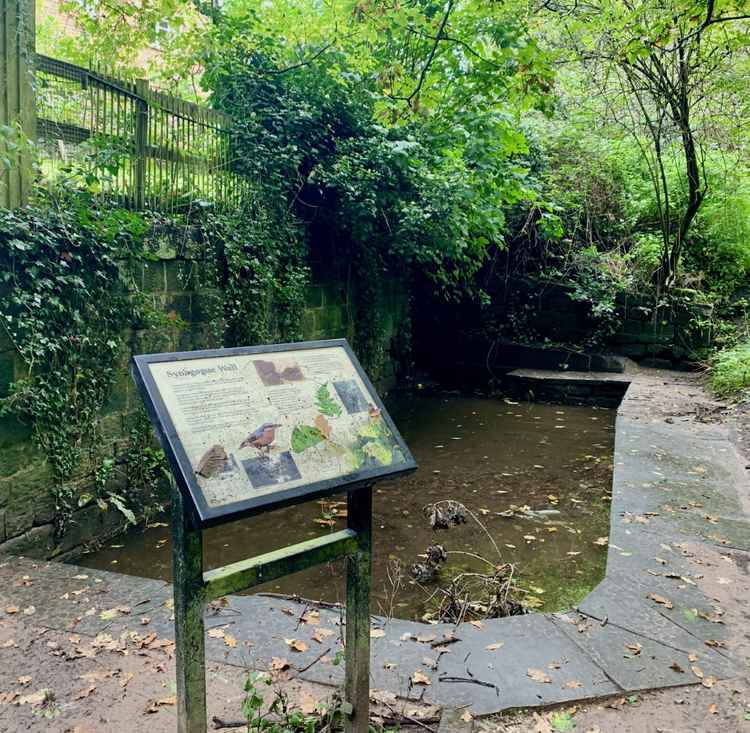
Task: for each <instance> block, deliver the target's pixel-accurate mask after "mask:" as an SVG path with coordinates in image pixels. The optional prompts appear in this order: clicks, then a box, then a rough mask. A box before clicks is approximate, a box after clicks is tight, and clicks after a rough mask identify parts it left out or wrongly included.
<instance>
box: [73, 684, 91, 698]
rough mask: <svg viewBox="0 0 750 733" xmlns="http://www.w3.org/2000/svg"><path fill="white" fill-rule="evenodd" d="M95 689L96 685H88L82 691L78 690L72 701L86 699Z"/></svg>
mask: <svg viewBox="0 0 750 733" xmlns="http://www.w3.org/2000/svg"><path fill="white" fill-rule="evenodd" d="M95 689H96V685H89V686H88V687H84V688H83V689H82V690H79V691H78V692H76V694H75V695H73V699H74V700H84V699H85V698H87V697H88V696H89V695H90V694H91V693H92V692H93V691H94V690H95Z"/></svg>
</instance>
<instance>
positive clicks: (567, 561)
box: [78, 395, 615, 618]
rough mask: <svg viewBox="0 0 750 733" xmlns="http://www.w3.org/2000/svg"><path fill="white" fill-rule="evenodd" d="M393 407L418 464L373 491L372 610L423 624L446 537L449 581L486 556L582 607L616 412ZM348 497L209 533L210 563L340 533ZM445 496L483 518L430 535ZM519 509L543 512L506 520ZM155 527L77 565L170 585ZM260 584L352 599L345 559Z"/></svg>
mask: <svg viewBox="0 0 750 733" xmlns="http://www.w3.org/2000/svg"><path fill="white" fill-rule="evenodd" d="M388 407H389V410H390V411H391V415H392V416H393V418H394V420H395V422H396V424H397V425H398V427H399V430H400V431H401V433H402V435H403V436H404V439H405V440H406V442H407V444H408V445H409V447H410V448H411V450H412V452H413V454H414V456H415V458H416V460H417V462H418V464H419V469H418V470H417V471H416V473H414V474H412V475H410V476H408V477H406V478H404V479H401V480H396V481H384V482H382V483H380V484H378V485H377V486H376V487H375V498H374V511H375V516H374V524H373V526H374V562H373V575H374V577H373V611H375V612H382V613H388V614H391V613H392V614H393V615H394V616H398V617H402V618H419V617H421V616H422V614H423V613H425V611H429V610H430V607H431V603H432V602H428V603H425V598H426V595H427V594H428V593H429V592H431V591H432V590H434V589H435V587H436V585H437V581H432V582H428V583H426V584H423V587H419V585H418V584H416V583H414V582H413V581H411V580H410V578H409V574H408V568H409V566H410V565H411V564H412V563H414V562H415V561H416V560H418V555H419V553H421V552H423V551H424V550H425V548H426V547H427V546H428V545H430V544H432V543H435V542H439V543H440V544H442V545H443V546H444V547H445V549H446V550H447V551H448V553H449V556H448V561H447V563H446V564H445V565H444V566H443V568H442V569H441V571H440V574H439V576H438V581H443V582H447V581H448V580H449V579H450V578H451V577H452V575H453V574H455V572H457V571H459V570H466V569H478V570H479V569H483V566H484V563H482V562H481V561H479V560H475V559H473V558H471V557H469V556H468V555H465V554H461V553H466V552H470V553H472V554H474V555H480V556H482V557H485V558H487V559H488V560H489V561H491V562H493V563H499V562H512V563H515V564H516V566H517V571H518V573H519V575H518V582H519V585H520V586H521V587H522V588H523V589H525V590H526V591H527V594H528V595H527V597H534V598H536V599H538V601H534V600H533V599H532V601H531V603H536V604H537V605H539V607H540V608H541V609H543V610H554V609H560V608H565V607H568V606H570V605H573V604H575V603H576V602H577V601H579V600H580V599H581V598H582V597H583V596H584V595H585V594H586V593H587V592H588V591H589V590H590V589H591V588H592V587H593V586H594V585H596V583H598V582H599V581H600V580H601V578H602V577H603V575H604V569H605V561H606V546H604V544H603V543H602V542H600V544H597V542H596V541H597V540H598V539H600V538H602V537H606V536H607V534H608V531H609V493H610V487H611V480H612V452H613V444H614V417H615V412H614V410H607V409H597V408H591V407H567V406H565V407H562V406H554V405H541V404H527V403H521V404H516V403H513V402H510V401H504V400H496V399H490V398H474V397H460V396H454V395H442V396H409V397H398V398H396V399H391V400H390V401H389V403H388ZM343 498H344V497H333V498H332V499H330V500H326V501H323V502H317V501H316V502H310V503H308V504H304V505H301V506H296V507H290V508H287V509H280V510H278V511H276V512H273V513H271V514H268V515H265V516H260V517H253V518H251V519H245V520H241V521H239V522H235V523H232V524H229V525H225V526H223V527H220V528H214V529H211V530H208V531H207V532H206V533H205V537H204V548H205V561H206V567H207V568H214V567H219V566H221V565H226V564H228V563H231V562H236V561H237V560H241V559H244V558H246V557H250V556H253V555H258V554H260V553H263V552H268V551H269V550H272V549H275V548H278V547H280V546H283V545H285V544H292V543H294V542H299V541H301V540H304V539H308V538H310V537H315V536H319V535H322V534H325V533H326V532H330V531H332V530H335V529H342V528H343V527H344V526H345V522H346V520H345V518H344V517H343V516H340V514H341V513H342V512H343V511H344V510H345V504H337V503H336V502H337V500H341V499H343ZM441 499H454V500H457V501H459V502H462V503H463V504H464V505H465V506H466V507H467V509H469V510H470V511H471V512H472V514H473V515H474V516H475V518H476V521H475V520H474V519H472V518H471V517H469V519H468V522H467V523H466V524H463V525H459V526H457V527H453V528H451V529H449V530H439V531H433V530H431V529H430V526H429V521H428V519H427V517H426V516H425V515H424V512H423V508H424V507H425V505H426V504H429V503H431V502H435V501H439V500H441ZM512 505H516V506H518V507H523V506H525V507H528V508H529V509H531V510H532V511H540V510H541V511H542V512H543V514H541V515H538V516H536V517H535V518H525V517H524V518H518V517H511V518H507V517H502V516H499V515H498V512H503V511H506V510H508V509H509V508H510V507H511V506H512ZM337 515H338V516H337ZM155 523H156V524H157V526H152V527H150V528H148V529H146V530H145V531H144V530H142V529H138V530H134V531H132V532H130V533H129V534H127V535H126V536H124V537H121V538H119V539H118V540H117V541H116V542H114V543H112V544H111V545H108V546H106V547H104V548H102V549H101V550H99V551H98V552H95V553H92V554H89V555H86V556H84V557H83V558H81V559H79V560H78V563H79V564H81V565H84V566H87V567H92V568H99V569H105V570H113V571H117V572H122V573H127V574H131V575H141V576H147V577H153V578H162V579H164V580H169V579H170V577H171V547H170V535H169V529H168V527H166V526H163V525H160V524H159V523H158V522H155ZM480 523H481V525H483V527H484V528H485V529H486V532H485V531H484V530H483V529H482V527H480ZM488 534H489V535H490V536H491V539H490V536H488ZM498 552H499V555H498ZM453 553H455V554H453ZM397 562H398V563H400V564H401V566H402V568H403V574H404V575H405V578H404V582H403V587H402V588H401V589H400V590H399V591H398V593H396V594H395V597H394V593H393V583H392V581H391V580H389V575H390V577H391V578H392V577H393V572H394V566H395V563H397ZM257 591H259V592H264V591H265V592H273V593H282V594H299V595H301V596H303V597H306V598H313V599H316V600H325V601H341V600H343V596H344V581H343V565H342V564H341V563H333V564H331V565H324V566H320V567H318V568H312V569H310V570H307V571H305V572H302V573H298V574H296V575H293V576H290V577H287V578H283V579H281V580H280V581H276V582H273V583H268V584H266V585H265V586H261V587H259V588H258V589H257Z"/></svg>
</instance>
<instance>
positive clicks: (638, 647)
mask: <svg viewBox="0 0 750 733" xmlns="http://www.w3.org/2000/svg"><path fill="white" fill-rule="evenodd" d="M625 648H626V649H628V650H629V651H631V652H632V653H633V654H634V655H635V656H638V655H639V654H640V653H641V649H643V647H642V646H641V645H640V644H639V643H638V642H637V641H635V642H633V643H632V644H625Z"/></svg>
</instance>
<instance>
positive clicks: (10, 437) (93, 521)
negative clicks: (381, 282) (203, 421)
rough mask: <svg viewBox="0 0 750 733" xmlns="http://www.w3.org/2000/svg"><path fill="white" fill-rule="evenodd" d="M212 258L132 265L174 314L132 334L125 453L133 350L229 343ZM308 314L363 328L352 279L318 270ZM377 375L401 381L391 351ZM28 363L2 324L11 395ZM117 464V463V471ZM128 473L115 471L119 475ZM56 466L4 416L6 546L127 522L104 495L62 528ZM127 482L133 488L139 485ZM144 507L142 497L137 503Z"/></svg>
mask: <svg viewBox="0 0 750 733" xmlns="http://www.w3.org/2000/svg"><path fill="white" fill-rule="evenodd" d="M212 265H213V263H211V262H208V261H205V260H201V259H195V258H193V259H187V258H184V257H180V256H178V255H177V253H176V251H175V250H174V249H171V248H169V247H166V248H162V249H161V250H160V252H159V256H158V259H155V260H149V261H142V262H138V263H137V264H136V265H135V270H133V271H132V272H130V273H129V274H130V275H132V277H133V278H134V280H135V282H136V284H137V286H138V287H139V288H140V289H141V290H142V291H143V292H145V293H147V294H148V296H149V297H150V298H152V299H153V303H154V305H155V306H156V308H157V310H158V311H161V312H163V313H164V314H165V316H166V318H165V319H164V325H163V326H161V327H159V328H151V329H149V330H148V331H144V330H132V331H130V332H128V333H127V334H125V335H124V342H125V348H124V349H123V353H122V357H121V364H120V369H119V375H118V378H117V382H116V385H115V388H114V390H113V392H112V395H111V397H110V399H109V401H108V403H107V405H106V406H105V408H104V415H103V420H102V428H103V433H104V436H105V441H106V449H107V451H109V452H110V454H111V455H112V456H113V457H114V458H115V459H116V460H119V461H121V460H122V455H123V452H124V450H125V448H126V447H127V437H128V432H129V427H130V425H131V421H132V420H133V417H134V414H135V411H136V409H137V408H138V407H139V405H140V396H139V395H138V393H137V390H136V389H135V386H134V384H133V382H132V380H131V378H130V375H129V371H128V364H129V360H130V357H131V355H132V354H136V353H144V352H155V351H188V350H194V349H204V348H215V347H218V346H220V345H221V344H220V338H221V336H220V334H221V333H222V324H221V323H217V322H216V316H215V314H217V313H220V312H221V293H220V292H219V291H217V290H216V289H214V288H213V287H212V286H211V283H212V282H213V279H212V276H211V272H212ZM306 300H307V303H306V307H305V311H304V315H303V323H302V330H303V337H304V339H305V340H313V339H326V338H342V337H344V338H348V339H350V341H352V340H354V337H355V335H356V334H355V323H354V320H353V317H352V313H353V304H352V298H351V294H350V291H349V290H348V288H347V286H346V284H345V283H343V282H339V281H336V280H331V279H327V278H326V277H325V275H324V274H319V273H318V274H316V275H315V276H314V282H313V283H312V284H311V285H310V287H309V289H308V292H307V299H306ZM387 303H388V305H387V317H386V323H385V324H384V325H385V330H386V337H385V338H386V341H387V342H389V343H390V342H391V341H394V342H395V341H396V340H397V337H398V331H399V328H400V326H401V323H402V322H403V320H404V319H405V317H406V315H407V300H406V297H405V295H404V294H403V291H402V290H401V289H400V288H399V286H398V284H395V283H394V284H393V287H392V288H390V292H389V294H388V298H387ZM382 371H383V373H382V374H380V375H378V378H377V380H376V381H377V383H378V387H379V388H380V389H382V390H387V389H388V388H390V387H392V386H393V385H394V384H395V380H396V371H397V368H396V365H395V363H392V362H391V361H389V362H388V363H387V364H386V367H385V368H384V369H383V370H382ZM22 373H23V364H22V363H21V362H20V360H19V359H18V358H17V357H16V354H15V351H14V348H13V344H12V343H11V342H10V341H9V340H8V339H7V337H6V336H5V335H4V334H2V333H0V396H6V395H8V393H9V388H10V385H11V384H12V382H13V381H14V380H16V379H18V378H19V377H20V376H22ZM92 468H93V467H92V466H90V465H82V466H81V467H80V470H79V471H78V472H77V475H76V477H75V479H74V480H76V481H77V482H79V483H80V485H81V487H82V490H85V486H86V484H87V482H88V483H90V481H91V472H92ZM116 473H117V472H116ZM118 480H120V481H121V480H122V478H121V477H120V478H119V479H114V481H118ZM51 481H52V477H51V471H50V468H49V466H48V464H47V462H46V461H45V457H44V456H43V455H41V454H40V452H39V451H38V450H37V449H36V448H35V447H34V446H33V444H32V442H31V428H30V426H27V425H22V424H20V423H19V422H18V421H17V420H16V419H15V418H13V417H5V418H1V419H0V553H2V552H9V553H15V554H25V555H30V556H34V557H46V558H49V557H53V556H60V555H63V556H73V555H75V554H76V553H79V552H80V551H81V550H83V549H84V548H85V547H86V546H90V545H95V544H96V543H98V542H101V541H104V540H106V539H108V538H110V537H112V536H113V535H115V534H117V533H118V532H120V531H121V530H122V529H123V528H124V526H125V519H124V517H123V516H122V515H121V514H120V513H119V512H117V511H116V510H115V509H109V510H107V511H102V510H101V509H100V508H99V507H98V506H97V505H96V504H95V503H91V504H88V505H87V506H84V507H81V508H80V509H79V510H78V511H76V512H75V514H74V516H73V519H72V522H71V524H70V528H69V530H68V531H66V533H65V535H64V536H63V537H62V538H56V537H55V536H54V527H53V519H54V514H55V506H54V501H53V498H52V492H51V491H50V488H51ZM112 488H117V489H121V488H128V489H129V493H130V495H131V496H132V495H133V489H134V488H135V489H136V495H137V487H116V486H114V487H112ZM137 509H138V507H135V510H136V513H138V511H137Z"/></svg>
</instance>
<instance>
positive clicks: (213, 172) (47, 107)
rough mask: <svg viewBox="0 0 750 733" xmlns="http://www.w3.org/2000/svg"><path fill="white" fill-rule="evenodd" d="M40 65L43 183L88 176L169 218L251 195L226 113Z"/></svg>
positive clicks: (48, 61)
mask: <svg viewBox="0 0 750 733" xmlns="http://www.w3.org/2000/svg"><path fill="white" fill-rule="evenodd" d="M35 66H36V68H35V78H36V82H35V93H36V117H37V120H36V122H37V126H36V130H37V138H38V140H39V148H40V156H39V157H40V160H41V168H42V177H43V179H47V180H51V179H54V178H55V177H56V176H59V175H60V174H61V173H62V172H63V171H71V170H82V171H88V172H89V174H92V175H94V179H93V180H94V181H95V184H96V185H97V186H100V187H101V189H102V191H103V192H106V193H108V194H110V195H112V196H114V197H116V198H117V199H118V200H120V201H121V203H122V204H123V205H126V206H130V207H133V208H136V209H155V210H160V211H165V212H169V211H173V210H177V209H183V208H185V207H186V206H189V205H191V204H194V203H195V202H196V201H198V200H201V199H203V200H207V201H213V202H220V203H228V204H233V203H238V202H239V201H240V200H241V198H242V197H243V196H244V195H245V193H246V192H247V189H248V182H247V179H245V178H243V177H242V176H240V175H238V174H236V173H234V172H233V170H232V165H231V144H230V142H231V140H230V126H231V119H230V118H229V117H227V116H226V115H224V114H222V113H221V112H217V111H216V110H212V109H208V108H204V107H201V106H199V105H196V104H193V103H191V102H186V101H184V100H181V99H178V98H176V97H173V96H171V95H168V94H165V93H163V92H159V91H156V90H153V89H151V88H150V87H149V84H148V82H147V81H144V80H136V81H124V80H120V79H115V78H112V77H109V76H108V75H105V74H102V73H97V72H94V71H92V70H89V69H85V68H82V67H80V66H76V65H74V64H70V63H67V62H64V61H59V60H57V59H52V58H50V57H48V56H42V55H40V54H37V56H36V65H35ZM75 164H77V165H75Z"/></svg>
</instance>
